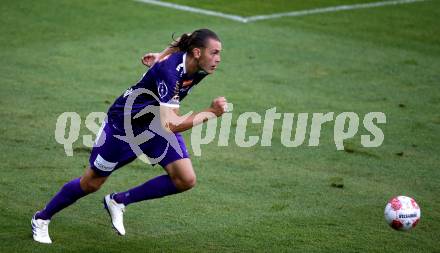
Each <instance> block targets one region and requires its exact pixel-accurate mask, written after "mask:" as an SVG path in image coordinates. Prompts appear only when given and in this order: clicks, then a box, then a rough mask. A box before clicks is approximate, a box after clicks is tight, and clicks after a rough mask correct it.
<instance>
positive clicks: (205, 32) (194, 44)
mask: <svg viewBox="0 0 440 253" xmlns="http://www.w3.org/2000/svg"><path fill="white" fill-rule="evenodd" d="M172 39H173V42H172V43H171V45H170V46H171V47H172V48H178V49H179V51H182V52H186V53H191V52H192V50H193V49H194V48H204V47H206V43H207V41H208V39H214V40H217V41H220V39H219V37H218V36H217V34H215V33H214V32H213V31H211V30H209V29H199V30H195V31H194V32H192V33H184V34H182V36H180V37H179V38H177V39H174V34H173V35H172Z"/></svg>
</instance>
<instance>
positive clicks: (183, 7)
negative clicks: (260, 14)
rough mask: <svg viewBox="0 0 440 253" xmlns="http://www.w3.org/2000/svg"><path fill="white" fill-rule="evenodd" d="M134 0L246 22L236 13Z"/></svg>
mask: <svg viewBox="0 0 440 253" xmlns="http://www.w3.org/2000/svg"><path fill="white" fill-rule="evenodd" d="M136 1H138V2H142V3H148V4H154V5H159V6H163V7H168V8H172V9H177V10H182V11H189V12H194V13H200V14H204V15H209V16H217V17H221V18H226V19H231V20H235V21H238V22H242V23H246V22H247V21H246V18H244V17H241V16H237V15H230V14H226V13H222V12H217V11H210V10H204V9H199V8H194V7H189V6H185V5H180V4H173V3H166V2H161V1H157V0H136Z"/></svg>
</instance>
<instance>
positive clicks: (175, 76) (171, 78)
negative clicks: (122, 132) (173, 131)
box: [107, 52, 207, 129]
mask: <svg viewBox="0 0 440 253" xmlns="http://www.w3.org/2000/svg"><path fill="white" fill-rule="evenodd" d="M185 60H186V53H183V52H177V53H174V54H171V55H170V56H169V57H168V58H167V59H165V60H163V61H161V62H158V63H156V64H154V65H153V67H152V68H151V69H149V70H148V71H147V72H146V73H145V74H144V76H143V77H142V78H141V80H139V82H138V83H137V84H136V85H134V86H132V87H130V88H129V89H127V90H126V91H125V92H124V94H122V95H121V96H120V97H118V98H117V99H116V101H115V102H114V103H113V105H112V106H111V107H110V109H109V110H108V113H107V114H108V117H109V121H110V122H112V123H113V124H116V126H117V127H118V128H121V129H122V128H123V120H124V107H125V106H126V102H127V98H128V97H129V96H130V94H132V93H133V91H135V90H136V89H139V88H144V89H147V90H148V91H150V92H152V93H153V94H154V95H155V96H156V98H155V97H154V96H152V95H149V94H147V93H142V94H140V95H139V96H137V97H136V99H135V100H134V103H133V105H132V106H131V110H130V111H131V112H130V114H131V117H132V125H133V127H134V128H136V129H138V128H140V129H142V128H147V127H148V125H149V122H150V121H151V120H152V116H151V115H149V114H147V115H144V116H143V117H140V118H138V119H133V116H135V115H136V114H137V113H138V112H140V111H141V110H142V109H144V108H145V107H147V106H149V105H154V106H159V105H162V106H168V107H171V108H179V104H180V101H182V100H183V99H184V98H185V97H186V95H187V94H188V93H189V91H190V90H191V89H192V88H193V87H194V86H195V85H196V84H198V83H199V82H200V81H201V80H202V79H203V78H204V77H205V76H206V75H207V74H206V73H204V72H197V73H195V74H193V75H192V76H189V75H188V74H187V73H186V68H185ZM158 100H159V101H158ZM127 116H128V115H127Z"/></svg>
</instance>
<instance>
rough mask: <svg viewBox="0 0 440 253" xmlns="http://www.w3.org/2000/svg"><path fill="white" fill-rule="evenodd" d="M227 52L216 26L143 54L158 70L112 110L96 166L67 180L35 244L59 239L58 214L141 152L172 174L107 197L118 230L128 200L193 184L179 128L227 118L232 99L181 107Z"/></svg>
mask: <svg viewBox="0 0 440 253" xmlns="http://www.w3.org/2000/svg"><path fill="white" fill-rule="evenodd" d="M221 49H222V45H221V42H220V39H219V38H218V36H217V35H216V34H215V33H214V32H213V31H211V30H209V29H199V30H196V31H194V32H192V33H190V34H183V35H182V36H181V37H180V38H179V39H178V40H177V41H174V42H173V43H172V44H171V45H170V47H169V48H167V49H165V50H164V51H163V52H162V53H150V54H147V55H145V56H144V57H143V58H142V62H143V63H144V64H145V65H147V66H151V68H150V69H149V70H148V71H147V72H146V73H145V74H144V76H143V77H142V79H141V80H140V81H139V82H138V83H137V84H136V85H134V86H132V87H131V88H129V89H128V90H127V91H125V93H124V94H123V95H121V96H120V97H119V98H117V99H116V101H115V102H114V103H113V105H112V106H111V107H110V109H109V110H108V113H107V119H106V121H105V122H104V124H103V126H102V129H101V131H100V133H98V135H97V137H96V142H95V147H94V148H93V149H92V152H91V155H90V160H89V161H90V166H89V167H88V168H87V169H86V171H85V172H84V174H83V175H82V176H81V177H79V178H76V179H73V180H72V181H70V182H68V183H66V184H65V185H64V186H63V187H62V188H61V189H60V191H59V192H58V193H57V194H56V195H55V196H54V197H53V198H52V199H51V200H50V201H49V203H47V205H46V207H45V208H44V209H43V210H40V211H37V212H36V213H35V215H34V216H33V217H32V221H31V224H32V231H33V238H34V240H35V241H37V242H40V243H52V240H51V239H50V236H49V223H50V221H51V219H52V216H53V215H55V214H56V213H57V212H59V211H61V210H62V209H64V208H66V207H68V206H70V205H72V204H73V203H75V201H77V200H78V199H80V198H82V197H84V196H86V195H88V194H90V193H93V192H96V191H97V190H99V188H100V187H101V186H102V185H103V184H104V182H105V181H106V180H107V178H108V177H109V176H110V175H111V173H112V172H113V171H115V170H117V169H118V168H120V167H123V166H124V165H126V164H129V163H130V162H132V161H133V160H134V159H136V157H138V156H139V155H141V154H142V153H143V154H144V155H146V156H147V157H149V158H150V159H151V160H152V161H153V162H154V163H158V164H160V165H161V166H162V167H163V168H164V169H165V171H166V174H164V175H161V176H158V177H156V178H153V179H151V180H149V181H147V182H145V183H144V184H141V185H139V186H137V187H134V188H131V189H129V190H127V191H125V192H119V193H112V194H108V195H106V196H105V197H104V200H103V202H104V207H105V208H106V210H107V212H108V214H109V216H110V219H111V222H112V225H113V228H114V229H115V230H116V231H117V232H118V234H120V235H125V228H124V223H123V212H124V210H125V207H126V206H127V205H129V204H132V203H136V202H139V201H143V200H150V199H156V198H162V197H164V196H168V195H172V194H176V193H180V192H184V191H187V190H189V189H191V188H193V187H194V185H195V183H196V175H195V172H194V169H193V167H192V164H191V160H190V159H189V156H188V152H187V149H186V147H185V142H184V140H183V138H182V136H181V135H180V132H183V131H185V130H188V129H190V128H192V127H193V126H195V125H198V124H201V123H203V122H204V121H207V120H209V119H211V118H215V117H219V116H221V115H222V114H223V113H224V112H225V110H226V99H225V98H224V97H218V98H216V99H214V100H213V101H212V103H211V106H210V107H208V108H207V109H205V110H204V111H202V112H199V113H192V114H187V115H185V116H180V115H179V104H180V101H181V100H182V99H184V98H185V96H186V95H187V94H188V92H189V91H190V90H191V89H192V88H193V87H194V86H195V85H197V83H199V82H200V81H201V80H202V79H203V78H204V77H205V76H207V75H208V74H212V73H214V71H215V70H216V68H217V66H218V64H219V63H220V52H221ZM154 108H159V110H158V111H159V113H155V114H154V113H153V115H152V113H151V112H153V111H154ZM149 112H150V113H149ZM127 122H128V124H127ZM158 126H159V127H158ZM128 132H130V133H131V134H130V135H129V134H128ZM130 136H131V138H130ZM134 136H136V137H135V138H133V137H134ZM139 136H141V137H142V138H141V139H142V141H139V138H138V137H139ZM134 139H135V140H134Z"/></svg>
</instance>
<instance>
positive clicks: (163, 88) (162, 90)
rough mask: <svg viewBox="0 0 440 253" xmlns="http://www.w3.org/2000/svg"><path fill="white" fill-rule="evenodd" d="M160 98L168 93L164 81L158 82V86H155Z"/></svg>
mask: <svg viewBox="0 0 440 253" xmlns="http://www.w3.org/2000/svg"><path fill="white" fill-rule="evenodd" d="M157 91H158V93H159V97H160V98H164V97H165V96H166V95H167V94H168V87H167V85H166V84H165V82H164V81H160V82H159V87H158V88H157Z"/></svg>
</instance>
